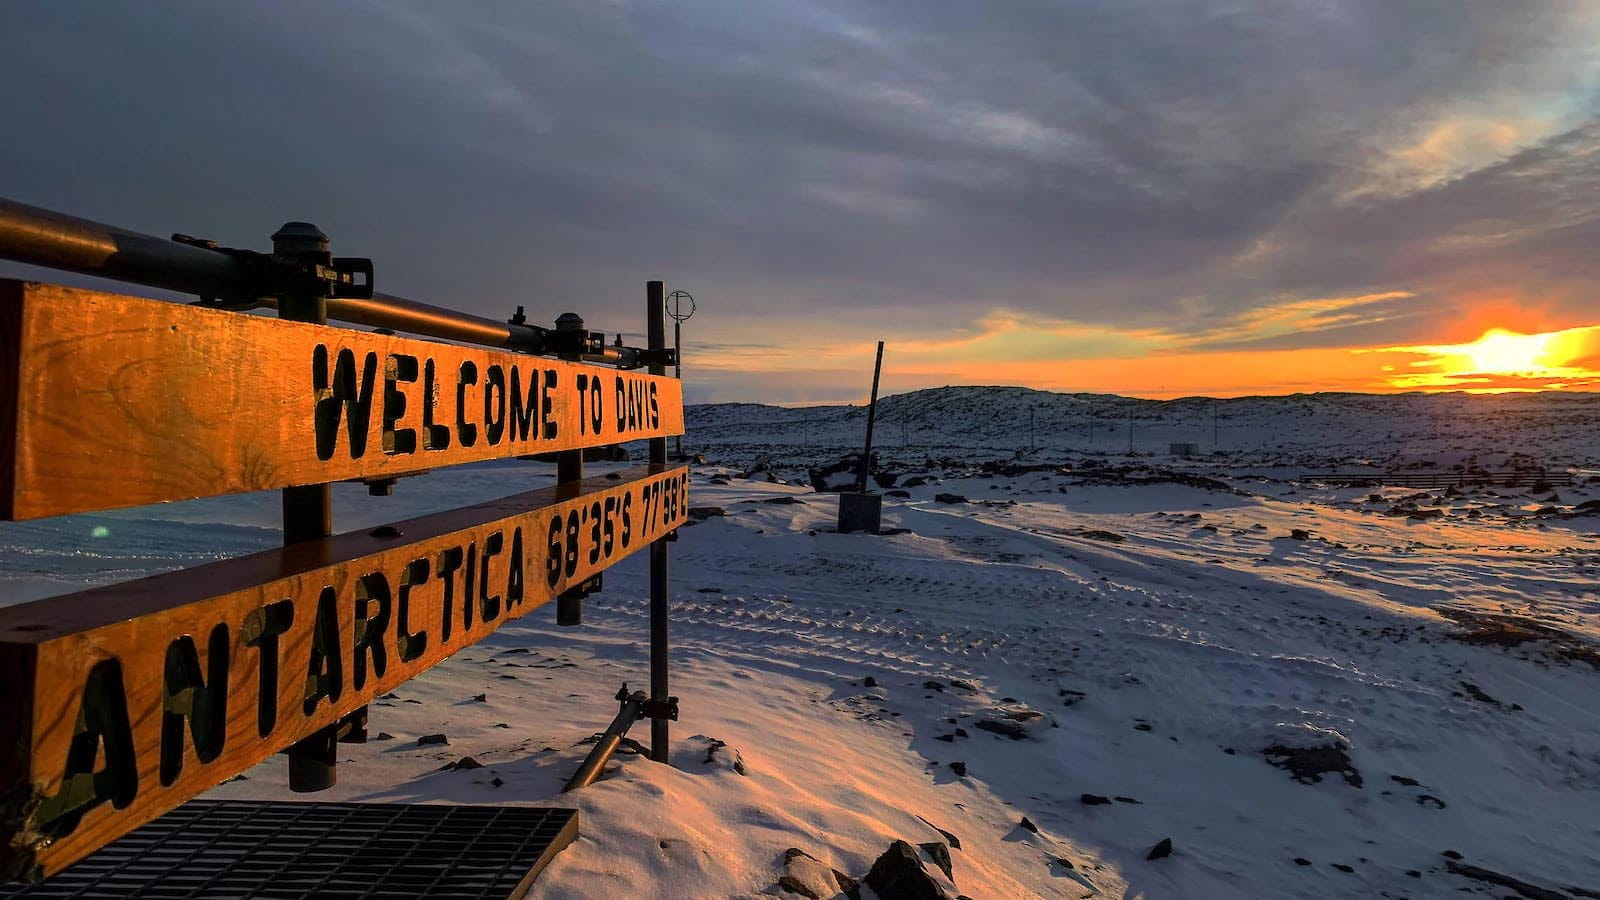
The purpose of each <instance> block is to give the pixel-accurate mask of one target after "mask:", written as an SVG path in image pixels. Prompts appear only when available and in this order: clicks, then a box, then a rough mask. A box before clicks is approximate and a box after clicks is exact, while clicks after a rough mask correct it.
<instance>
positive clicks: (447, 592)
mask: <svg viewBox="0 0 1600 900" xmlns="http://www.w3.org/2000/svg"><path fill="white" fill-rule="evenodd" d="M465 556H466V554H465V551H463V549H462V548H460V547H446V548H445V549H444V550H442V551H440V553H439V574H438V575H437V576H436V577H437V578H438V579H439V580H440V581H442V582H444V602H442V603H440V604H439V641H440V642H441V643H449V642H450V631H451V628H450V626H451V624H452V623H451V621H450V619H451V617H452V616H454V615H455V605H454V603H453V601H454V600H455V597H456V572H458V571H460V569H461V563H462V560H463V559H465Z"/></svg>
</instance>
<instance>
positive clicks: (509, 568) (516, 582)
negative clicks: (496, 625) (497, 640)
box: [506, 528, 527, 615]
mask: <svg viewBox="0 0 1600 900" xmlns="http://www.w3.org/2000/svg"><path fill="white" fill-rule="evenodd" d="M526 577H527V576H526V574H525V573H524V572H523V571H522V529H521V528H517V529H514V530H513V531H512V532H511V557H510V559H509V560H508V561H507V563H506V614H507V615H510V613H511V611H512V610H514V609H516V608H517V607H519V606H521V605H522V600H523V595H524V594H525V593H526V589H525V588H524V587H523V579H524V578H526Z"/></svg>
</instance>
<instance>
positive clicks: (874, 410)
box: [856, 341, 883, 494]
mask: <svg viewBox="0 0 1600 900" xmlns="http://www.w3.org/2000/svg"><path fill="white" fill-rule="evenodd" d="M881 371H883V341H879V342H878V359H877V361H876V362H874V363H873V364H872V400H871V402H869V403H868V404H867V449H866V450H865V451H864V452H863V453H862V454H861V467H860V470H859V471H858V472H857V473H856V493H858V494H865V493H866V492H867V470H868V469H870V468H872V427H873V426H874V425H876V424H877V420H878V373H879V372H881Z"/></svg>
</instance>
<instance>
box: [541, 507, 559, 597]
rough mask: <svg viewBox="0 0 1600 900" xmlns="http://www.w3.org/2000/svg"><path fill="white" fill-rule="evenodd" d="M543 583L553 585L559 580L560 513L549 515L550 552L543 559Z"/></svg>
mask: <svg viewBox="0 0 1600 900" xmlns="http://www.w3.org/2000/svg"><path fill="white" fill-rule="evenodd" d="M544 580H545V584H548V585H549V586H551V587H555V586H556V584H557V583H558V582H560V581H561V514H560V513H556V514H555V515H553V516H551V517H550V553H549V555H548V556H546V557H545V560H544Z"/></svg>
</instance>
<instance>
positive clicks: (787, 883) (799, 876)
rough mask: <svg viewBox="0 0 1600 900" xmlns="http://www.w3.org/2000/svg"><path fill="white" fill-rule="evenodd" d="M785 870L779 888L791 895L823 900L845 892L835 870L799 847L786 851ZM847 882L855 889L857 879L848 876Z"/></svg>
mask: <svg viewBox="0 0 1600 900" xmlns="http://www.w3.org/2000/svg"><path fill="white" fill-rule="evenodd" d="M783 869H784V872H783V875H782V876H781V877H780V878H779V879H778V887H779V888H781V889H783V890H785V891H788V892H789V893H791V894H799V895H800V896H802V897H809V898H812V900H822V898H824V897H833V896H835V895H837V894H838V893H839V892H840V891H842V890H845V886H844V884H843V883H842V882H840V881H839V879H838V877H837V875H836V872H835V870H834V869H831V868H829V867H828V866H825V865H823V864H822V863H821V862H820V861H819V860H818V859H817V858H816V857H815V856H812V855H811V854H809V853H807V852H805V851H804V850H801V849H800V848H798V847H790V848H789V849H788V850H785V851H784V854H783ZM845 880H846V881H848V882H849V883H850V885H851V886H852V887H854V885H855V879H853V878H850V877H849V876H848V875H847V876H845Z"/></svg>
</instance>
